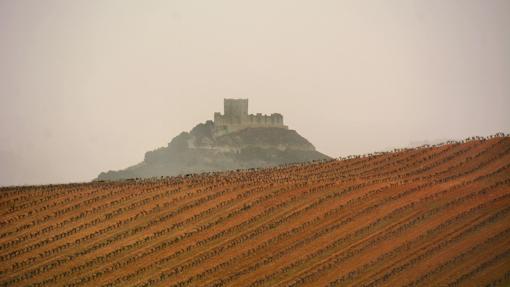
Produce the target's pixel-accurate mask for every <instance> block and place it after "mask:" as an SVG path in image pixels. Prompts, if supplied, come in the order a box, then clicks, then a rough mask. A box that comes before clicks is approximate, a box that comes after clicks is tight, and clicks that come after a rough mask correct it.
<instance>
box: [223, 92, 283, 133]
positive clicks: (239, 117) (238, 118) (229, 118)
mask: <svg viewBox="0 0 510 287" xmlns="http://www.w3.org/2000/svg"><path fill="white" fill-rule="evenodd" d="M223 112H224V113H225V114H224V115H222V114H221V113H219V112H216V113H214V135H215V136H220V135H224V134H228V133H232V132H236V131H240V130H242V129H245V128H282V129H287V128H288V127H287V126H286V125H284V124H283V116H282V115H281V114H278V113H274V114H271V115H262V114H261V113H257V114H256V115H253V114H248V99H224V100H223Z"/></svg>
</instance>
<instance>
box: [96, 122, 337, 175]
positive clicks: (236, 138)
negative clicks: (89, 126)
mask: <svg viewBox="0 0 510 287" xmlns="http://www.w3.org/2000/svg"><path fill="white" fill-rule="evenodd" d="M322 159H329V157H328V156H326V155H324V154H322V153H320V152H318V151H316V150H315V147H314V146H313V145H312V144H311V143H310V142H309V141H308V140H306V139H305V138H303V137H302V136H300V135H299V134H298V133H297V132H296V131H295V130H288V129H281V128H267V127H264V128H246V129H243V130H240V131H237V132H233V133H229V134H225V135H221V136H214V124H213V122H212V121H207V122H206V123H202V124H199V125H197V126H196V127H194V128H193V129H192V130H191V131H190V132H189V133H188V132H183V133H181V134H180V135H178V136H177V137H175V138H174V139H172V141H171V142H170V143H169V144H168V146H167V147H163V148H159V149H156V150H154V151H150V152H147V153H146V154H145V158H144V161H143V162H141V163H139V164H137V165H135V166H132V167H128V168H127V169H124V170H120V171H108V172H103V173H101V174H100V175H99V176H98V178H97V179H98V180H119V179H128V178H149V177H157V176H173V175H185V174H190V173H200V172H211V171H225V170H236V169H247V168H259V167H271V166H278V165H282V164H288V163H297V162H307V161H312V160H322Z"/></svg>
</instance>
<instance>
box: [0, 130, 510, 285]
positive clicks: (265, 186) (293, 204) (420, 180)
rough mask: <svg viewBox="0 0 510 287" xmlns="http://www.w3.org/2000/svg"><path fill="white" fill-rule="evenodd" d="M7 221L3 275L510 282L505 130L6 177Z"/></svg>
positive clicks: (147, 280)
mask: <svg viewBox="0 0 510 287" xmlns="http://www.w3.org/2000/svg"><path fill="white" fill-rule="evenodd" d="M303 144H304V145H305V143H303ZM0 227H1V228H0V230H1V232H0V285H2V286H18V285H23V286H25V285H31V286H42V285H49V284H53V285H58V286H63V285H68V286H84V285H87V286H326V285H328V286H344V285H349V286H350V285H358V286H361V285H363V286H376V285H378V286H438V285H441V286H443V285H444V286H446V285H449V284H450V285H473V286H475V285H476V286H485V285H488V284H490V286H508V284H509V283H510V265H509V262H510V138H509V137H508V136H506V137H501V136H498V137H492V138H490V139H477V140H469V141H465V142H450V143H448V144H443V145H436V146H432V147H420V148H416V149H402V150H398V151H395V152H385V153H379V154H372V155H364V156H353V157H349V158H348V159H341V160H325V161H322V162H314V163H303V164H293V165H286V166H280V167H272V168H264V169H257V170H242V171H228V172H218V173H204V174H200V175H190V176H178V177H165V178H161V179H150V180H128V181H114V182H92V183H86V184H68V185H49V186H31V187H10V188H1V189H0Z"/></svg>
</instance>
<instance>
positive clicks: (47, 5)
mask: <svg viewBox="0 0 510 287" xmlns="http://www.w3.org/2000/svg"><path fill="white" fill-rule="evenodd" d="M508 51H510V1H508V0H490V1H488V0H462V1H459V0H437V1H428V0H411V1H410V0H391V1H359V0H342V1H331V0H318V1H295V0H279V1H269V0H261V1H235V0H215V1H189V0H171V1H162V0H154V1H139V0H122V1H120V0H112V1H104V0H73V1H63V0H44V1H37V0H21V1H19V0H0V186H6V185H22V184H50V183H69V182H88V181H90V180H92V179H94V178H96V177H97V176H98V174H99V173H100V172H102V171H108V170H120V169H124V168H126V167H128V166H132V165H134V164H137V163H140V162H142V161H143V159H144V154H145V152H147V151H150V150H154V149H156V148H157V147H162V146H166V145H167V144H168V142H169V141H170V140H171V139H172V138H173V137H174V136H177V135H179V133H180V132H182V131H190V130H191V129H192V128H193V127H194V126H195V125H196V124H198V123H205V122H206V120H208V119H211V111H220V110H221V109H222V102H221V101H222V99H223V98H238V97H243V98H249V99H250V101H251V103H250V104H251V105H252V106H251V108H252V110H253V111H257V112H262V113H269V112H272V111H278V112H280V113H282V114H284V115H285V119H286V124H287V125H289V127H291V128H292V129H296V130H297V131H298V132H299V134H300V135H302V136H303V137H305V138H306V139H308V140H309V141H310V142H311V143H313V145H314V146H315V147H316V149H317V150H318V151H320V152H322V153H324V154H326V155H329V156H332V157H338V156H347V155H352V154H363V153H369V152H375V151H381V150H383V149H386V148H390V149H393V148H397V147H405V146H408V144H409V143H410V142H412V141H421V140H434V139H462V138H466V137H470V136H477V135H478V136H487V135H490V134H494V133H496V132H500V131H501V132H505V133H509V132H510V124H509V123H510V113H509V112H508V107H509V106H510V96H509V95H510V81H509V80H508V79H510V53H509V52H508Z"/></svg>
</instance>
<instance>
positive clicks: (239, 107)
mask: <svg viewBox="0 0 510 287" xmlns="http://www.w3.org/2000/svg"><path fill="white" fill-rule="evenodd" d="M223 112H224V113H225V118H226V119H227V121H228V122H229V123H231V124H242V123H243V122H245V121H246V119H247V118H248V99H224V100H223Z"/></svg>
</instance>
